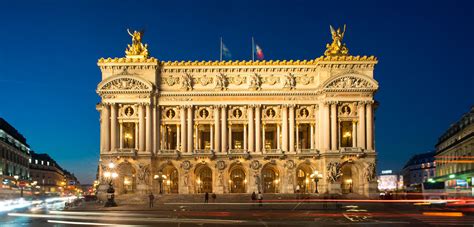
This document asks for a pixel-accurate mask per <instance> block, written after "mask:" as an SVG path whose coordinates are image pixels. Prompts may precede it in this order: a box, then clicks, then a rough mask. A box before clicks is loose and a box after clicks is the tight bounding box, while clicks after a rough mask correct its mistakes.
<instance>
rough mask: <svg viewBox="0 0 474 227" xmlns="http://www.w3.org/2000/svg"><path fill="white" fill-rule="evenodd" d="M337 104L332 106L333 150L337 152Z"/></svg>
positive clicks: (334, 103)
mask: <svg viewBox="0 0 474 227" xmlns="http://www.w3.org/2000/svg"><path fill="white" fill-rule="evenodd" d="M337 149H338V148H337V103H336V102H333V103H332V104H331V150H337Z"/></svg>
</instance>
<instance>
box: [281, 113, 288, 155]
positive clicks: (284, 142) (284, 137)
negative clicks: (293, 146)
mask: <svg viewBox="0 0 474 227" xmlns="http://www.w3.org/2000/svg"><path fill="white" fill-rule="evenodd" d="M281 125H282V132H281V139H282V144H281V145H282V146H281V149H282V150H283V151H288V107H287V105H282V107H281Z"/></svg>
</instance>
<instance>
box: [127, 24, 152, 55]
mask: <svg viewBox="0 0 474 227" xmlns="http://www.w3.org/2000/svg"><path fill="white" fill-rule="evenodd" d="M127 32H128V34H129V35H130V36H131V37H132V45H130V44H128V48H127V49H126V50H125V54H126V56H127V57H132V58H133V57H144V58H147V57H148V45H147V44H143V43H142V36H143V34H144V33H145V31H143V30H141V31H133V33H131V32H130V30H129V29H127Z"/></svg>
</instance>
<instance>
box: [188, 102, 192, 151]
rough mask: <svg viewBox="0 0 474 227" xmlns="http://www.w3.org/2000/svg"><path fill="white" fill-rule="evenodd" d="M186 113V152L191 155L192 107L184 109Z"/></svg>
mask: <svg viewBox="0 0 474 227" xmlns="http://www.w3.org/2000/svg"><path fill="white" fill-rule="evenodd" d="M186 110H187V113H188V127H187V130H186V131H187V133H188V136H187V139H188V141H187V145H188V148H187V152H188V153H192V152H193V106H188V107H187V108H186Z"/></svg>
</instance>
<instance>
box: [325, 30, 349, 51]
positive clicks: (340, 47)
mask: <svg viewBox="0 0 474 227" xmlns="http://www.w3.org/2000/svg"><path fill="white" fill-rule="evenodd" d="M329 29H330V30H331V36H332V43H331V44H329V43H328V44H326V51H325V52H324V55H325V56H345V55H348V54H349V49H347V47H346V44H345V43H343V42H342V39H343V38H344V33H346V25H344V29H343V30H342V31H341V28H338V29H337V30H335V29H334V28H333V27H332V26H331V25H329Z"/></svg>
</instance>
